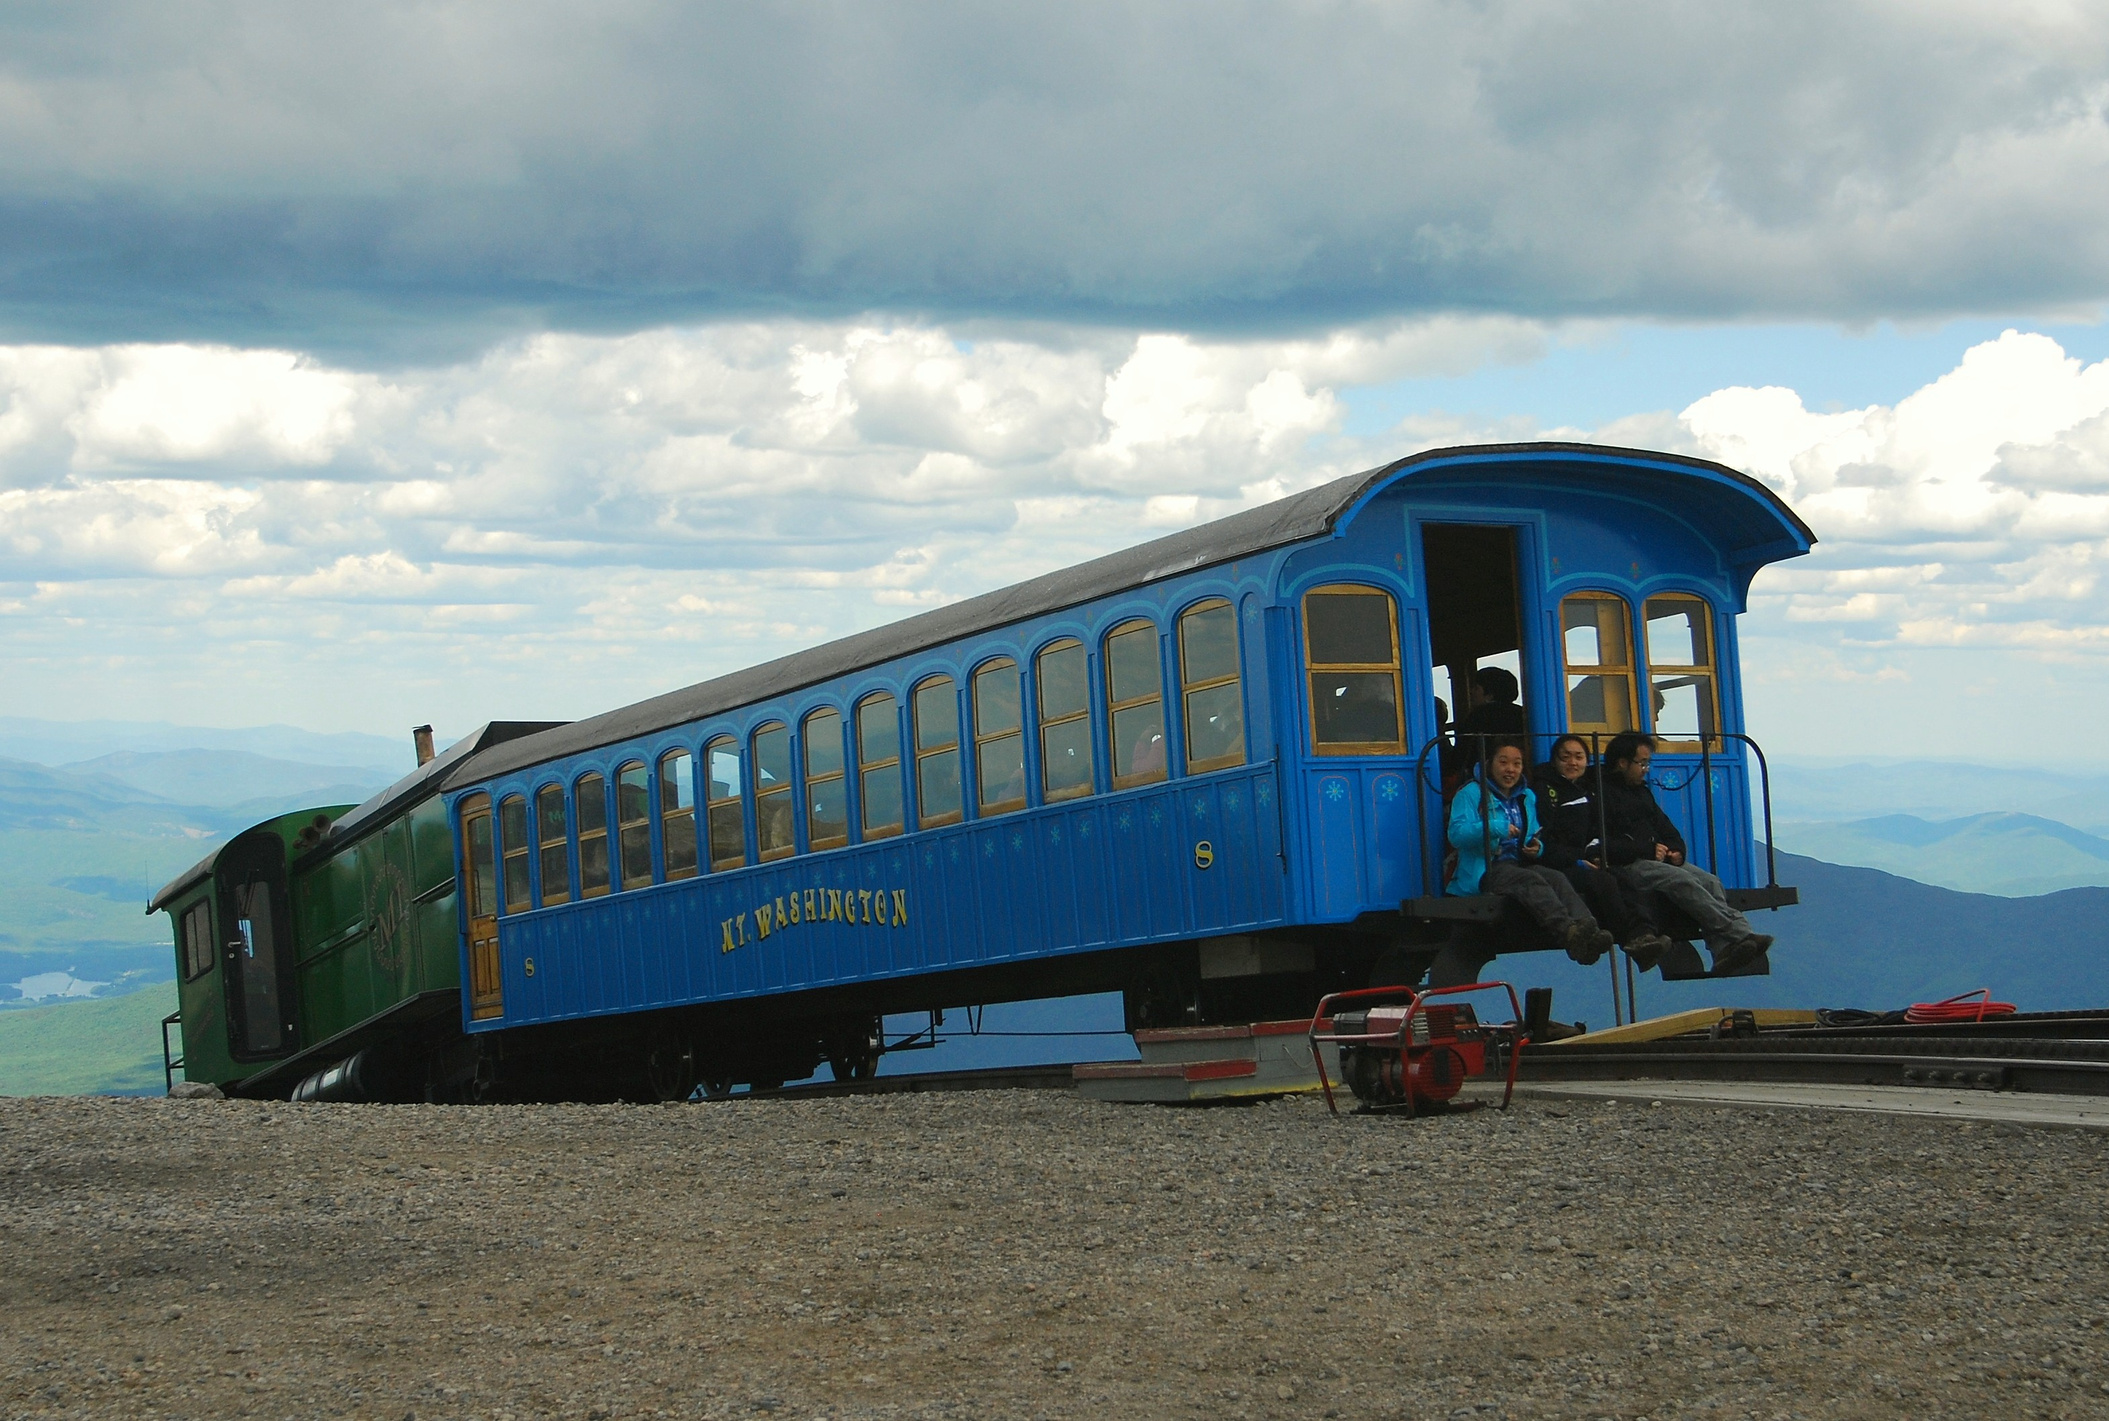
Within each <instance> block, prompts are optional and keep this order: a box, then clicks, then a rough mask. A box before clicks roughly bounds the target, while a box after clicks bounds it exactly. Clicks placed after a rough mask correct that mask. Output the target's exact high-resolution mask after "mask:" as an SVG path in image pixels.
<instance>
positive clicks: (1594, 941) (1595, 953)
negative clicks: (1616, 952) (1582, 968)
mask: <svg viewBox="0 0 2109 1421" xmlns="http://www.w3.org/2000/svg"><path fill="white" fill-rule="evenodd" d="M1617 941H1618V939H1617V938H1615V937H1613V936H1612V935H1611V934H1610V933H1608V932H1605V931H1604V930H1603V929H1602V928H1598V929H1597V930H1596V931H1595V932H1593V933H1591V934H1589V951H1590V954H1591V956H1590V960H1591V961H1594V960H1595V959H1596V958H1599V957H1602V956H1603V955H1604V954H1605V953H1607V952H1609V951H1610V950H1611V948H1612V946H1613V944H1615V943H1616V942H1617Z"/></svg>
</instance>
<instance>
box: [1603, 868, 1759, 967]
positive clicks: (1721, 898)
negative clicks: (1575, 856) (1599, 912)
mask: <svg viewBox="0 0 2109 1421" xmlns="http://www.w3.org/2000/svg"><path fill="white" fill-rule="evenodd" d="M1611 871H1612V872H1613V873H1615V874H1617V875H1618V879H1619V882H1621V883H1623V884H1625V885H1626V886H1627V887H1629V888H1652V889H1653V890H1655V891H1656V892H1657V893H1660V894H1661V895H1662V896H1663V897H1664V898H1665V899H1667V900H1669V903H1670V906H1672V907H1674V908H1675V909H1677V911H1678V912H1680V913H1682V914H1684V916H1685V917H1687V918H1690V919H1691V920H1692V921H1693V922H1695V923H1697V924H1698V925H1699V931H1701V932H1702V933H1704V934H1706V941H1707V945H1708V946H1710V947H1720V946H1722V945H1724V944H1726V943H1731V942H1738V941H1740V940H1742V939H1743V938H1746V937H1748V936H1750V934H1751V933H1752V932H1754V931H1755V929H1753V928H1752V927H1751V926H1750V919H1748V918H1746V917H1744V916H1743V915H1742V914H1741V913H1739V912H1737V911H1736V910H1735V909H1733V908H1731V907H1729V906H1728V891H1727V890H1726V889H1724V888H1723V887H1722V886H1721V880H1720V879H1718V878H1716V877H1714V876H1713V875H1712V874H1710V873H1708V872H1707V871H1706V870H1705V869H1703V868H1694V867H1692V865H1690V864H1688V863H1681V864H1680V863H1662V862H1660V861H1658V860H1656V859H1639V860H1636V861H1635V862H1633V863H1622V864H1620V865H1619V866H1618V867H1617V868H1614V869H1613V870H1611Z"/></svg>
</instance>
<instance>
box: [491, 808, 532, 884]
mask: <svg viewBox="0 0 2109 1421" xmlns="http://www.w3.org/2000/svg"><path fill="white" fill-rule="evenodd" d="M498 847H499V851H500V853H502V854H503V855H504V858H505V872H504V875H503V877H504V879H505V911H506V912H508V913H524V912H526V911H527V910H528V909H529V908H532V907H533V906H534V894H533V892H532V891H531V890H530V889H529V887H528V882H527V861H528V858H529V857H530V856H531V855H532V854H533V853H534V851H535V846H534V845H533V844H531V843H529V842H528V838H527V800H526V798H525V797H524V796H521V795H517V794H509V795H507V796H506V797H505V798H503V799H501V800H499V801H498Z"/></svg>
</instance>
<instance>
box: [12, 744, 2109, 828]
mask: <svg viewBox="0 0 2109 1421" xmlns="http://www.w3.org/2000/svg"><path fill="white" fill-rule="evenodd" d="M0 753H4V752H0ZM2014 813H2021V814H2035V815H2041V816H2042V817H2043V818H2045V819H2047V820H2053V821H2056V822H2058V823H2061V824H2072V825H2076V826H2078V827H2079V828H2082V829H2087V830H2092V831H2095V832H2099V833H2109V775H2104V774H2098V773H2078V774H2075V773H2072V772H2069V771H2062V770H2042V769H2037V768H2034V767H2033V766H2007V765H1961V764H1954V763H1951V762H1949V761H1945V760H1899V761H1895V762H1893V763H1887V764H1883V763H1871V762H1868V761H1862V760H1854V761H1845V762H1838V763H1833V762H1829V761H1822V760H1809V759H1799V758H1792V757H1787V758H1782V759H1778V760H1775V761H1773V764H1772V817H1773V820H1774V822H1775V823H1781V824H1784V823H1787V822H1790V821H1806V820H1817V819H1824V820H1860V819H1876V818H1881V817H1884V816H1887V815H1894V814H1903V815H1910V816H1912V817H1914V818H1918V819H1926V820H1931V821H1936V822H1937V821H1940V820H1947V819H1962V818H1967V817H1969V816H1971V815H1977V814H2014Z"/></svg>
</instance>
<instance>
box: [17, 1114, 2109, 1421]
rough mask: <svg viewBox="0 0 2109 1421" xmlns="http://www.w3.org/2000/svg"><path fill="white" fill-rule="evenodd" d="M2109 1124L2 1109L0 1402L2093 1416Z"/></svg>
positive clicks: (233, 1407) (428, 1412) (460, 1409)
mask: <svg viewBox="0 0 2109 1421" xmlns="http://www.w3.org/2000/svg"><path fill="white" fill-rule="evenodd" d="M2103 1146H2104V1137H2103V1136H2101V1135H2098V1134H2093V1133H2085V1132H2079V1131H2048V1130H2026V1131H2024V1130H2016V1129H2012V1128H2008V1127H1992V1126H1973V1125H1957V1124H1950V1123H1933V1122H1926V1121H1919V1120H1911V1119H1894V1118H1882V1117H1874V1116H1844V1115H1823V1114H1816V1113H1801V1112H1793V1111H1765V1112H1759V1111H1750V1110H1731V1109H1722V1110H1716V1109H1710V1108H1702V1107H1658V1108H1653V1109H1650V1108H1649V1107H1647V1106H1645V1105H1634V1104H1626V1105H1606V1104H1580V1103H1570V1104H1565V1105H1558V1104H1550V1103H1546V1102H1542V1101H1540V1102H1535V1103H1522V1104H1519V1106H1518V1108H1517V1109H1516V1111H1515V1112H1514V1113H1512V1114H1510V1115H1507V1116H1501V1115H1497V1114H1493V1113H1491V1112H1482V1113H1479V1114H1476V1115H1467V1116H1455V1117H1450V1118H1446V1119H1423V1120H1419V1121H1407V1120H1400V1119H1392V1118H1384V1119H1373V1118H1350V1119H1344V1120H1338V1121H1336V1120H1332V1119H1329V1118H1328V1117H1327V1116H1326V1114H1325V1112H1324V1109H1323V1107H1322V1106H1321V1105H1319V1104H1317V1103H1316V1102H1313V1101H1310V1100H1306V1099H1298V1100H1287V1101H1282V1102H1278V1103H1274V1104H1268V1105H1258V1106H1245V1107H1220V1108H1213V1109H1205V1110H1185V1111H1173V1110H1165V1109H1157V1108H1151V1107H1142V1106H1114V1105H1095V1104H1091V1103H1088V1102H1085V1101H1081V1100H1077V1099H1073V1098H1071V1097H1069V1096H1067V1095H1065V1094H1060V1093H1054V1092H1038V1091H1007V1092H983V1093H971V1094H947V1095H922V1096H891V1097H865V1098H857V1099H834V1100H804V1101H794V1100H783V1101H768V1102H731V1103H725V1104H712V1105H700V1104H699V1105H686V1106H658V1107H623V1106H618V1107H567V1106H555V1107H545V1106H536V1107H481V1108H475V1107H470V1108H451V1107H379V1106H334V1105H311V1106H290V1105H257V1104H246V1103H233V1102H208V1101H166V1100H96V1099H43V1100H9V1101H4V1102H0V1297H4V1299H5V1303H4V1306H5V1309H6V1316H7V1321H8V1324H9V1325H8V1327H7V1328H6V1329H5V1331H4V1332H0V1415H6V1416H149V1415H153V1416H181V1417H197V1418H216V1417H227V1416H254V1417H314V1416H359V1417H372V1418H378V1419H379V1421H401V1418H403V1417H405V1416H411V1415H414V1416H416V1417H419V1418H428V1419H429V1418H437V1417H450V1418H451V1417H480V1418H503V1417H518V1418H525V1417H530V1416H566V1417H594V1418H598V1417H628V1416H679V1417H689V1416H713V1417H715V1416H746V1417H754V1416H767V1415H773V1416H777V1417H791V1416H797V1417H805V1416H819V1415H833V1416H840V1417H865V1416H872V1417H880V1416H885V1417H896V1416H898V1417H940V1418H965V1417H980V1416H1014V1417H1021V1418H1022V1417H1037V1416H1043V1415H1044V1416H1048V1417H1065V1416H1080V1417H1081V1416H1094V1417H1095V1416H1151V1417H1157V1416H1197V1417H1210V1418H1219V1417H1276V1416H1280V1417H1333V1416H1337V1417H1343V1418H1363V1417H1393V1416H1410V1417H1427V1416H1460V1415H1465V1416H1475V1417H1476V1416H1489V1417H1493V1416H1519V1417H1521V1416H1533V1417H1534V1416H1580V1417H1590V1416H1618V1417H1636V1416H1643V1415H1645V1416H1655V1417H1666V1416H1675V1415H1684V1414H1687V1413H1705V1414H1709V1415H1719V1416H1724V1417H1728V1416H1760V1417H1773V1416H1792V1417H1804V1416H1913V1417H1916V1416H1926V1415H1941V1414H1949V1415H1966V1416H2023V1415H2030V1416H2036V1415H2041V1416H2064V1415H2073V1416H2083V1415H2109V1357H2105V1355H2104V1347H2103V1332H2104V1320H2105V1318H2109V1257H2105V1249H2104V1219H2105V1217H2109V1209H2105V1205H2109V1175H2105V1170H2104V1157H2105V1156H2104V1149H2103Z"/></svg>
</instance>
